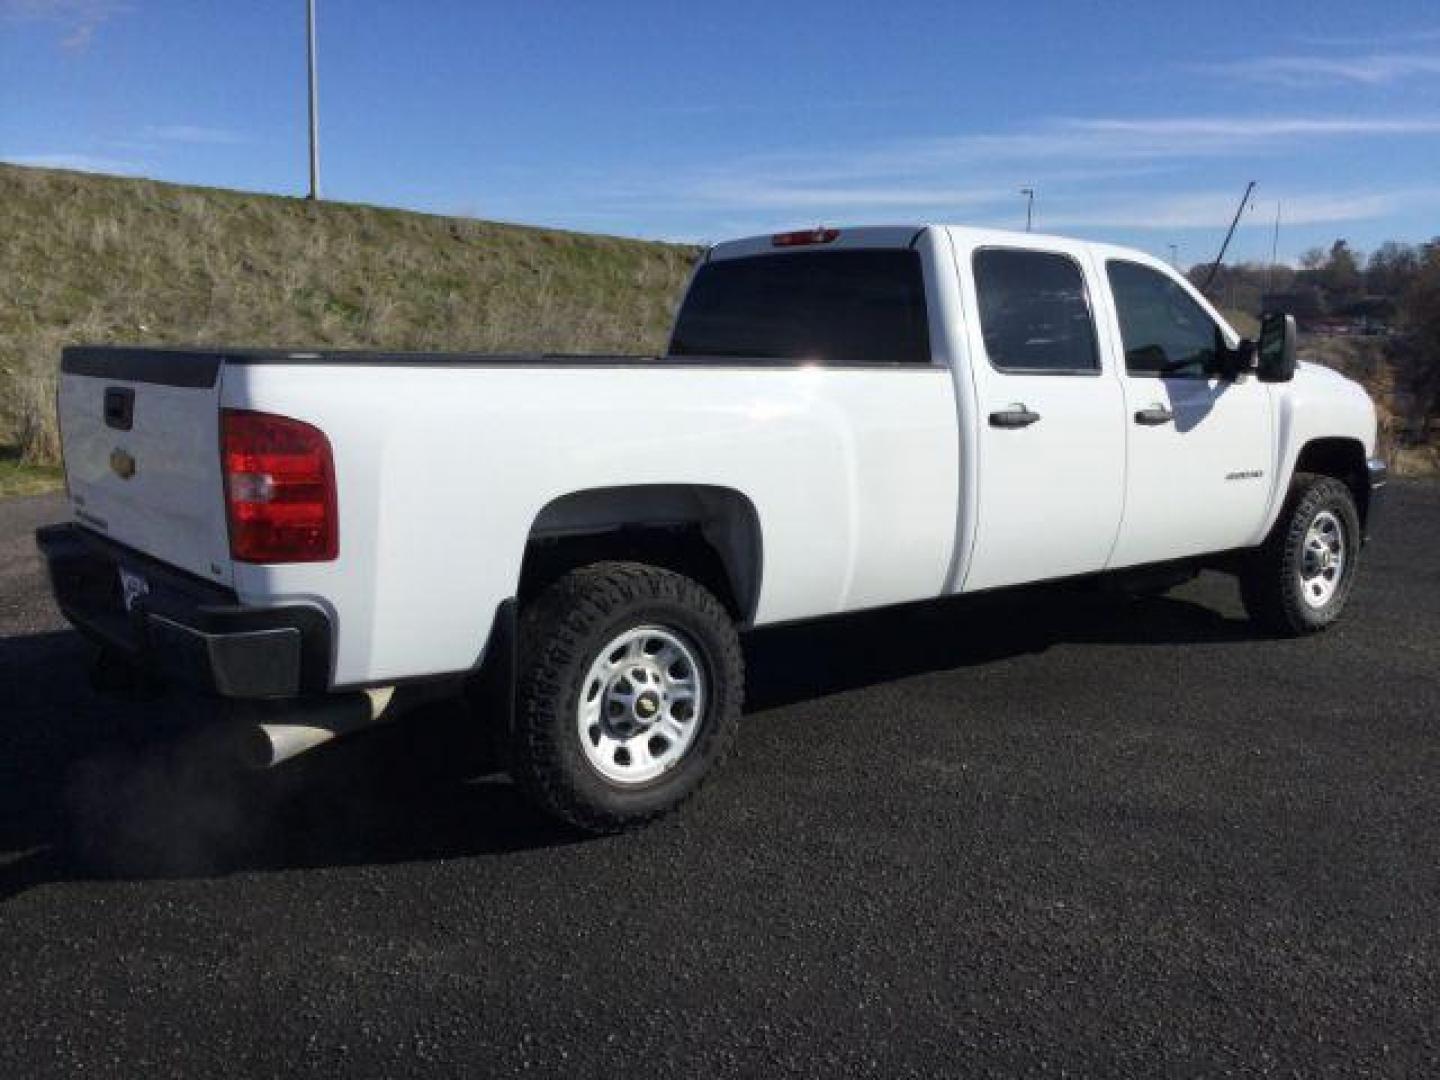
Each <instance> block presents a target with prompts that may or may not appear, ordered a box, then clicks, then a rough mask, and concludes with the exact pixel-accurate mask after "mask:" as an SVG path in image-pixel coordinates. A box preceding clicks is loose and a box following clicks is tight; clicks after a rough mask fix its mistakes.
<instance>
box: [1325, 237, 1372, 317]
mask: <svg viewBox="0 0 1440 1080" xmlns="http://www.w3.org/2000/svg"><path fill="white" fill-rule="evenodd" d="M1318 276H1319V281H1318V284H1319V286H1320V288H1322V289H1324V290H1325V295H1326V299H1327V300H1328V301H1329V304H1330V307H1331V308H1332V309H1334V308H1339V307H1343V306H1344V305H1346V304H1348V303H1350V302H1352V301H1353V300H1354V299H1355V297H1357V296H1358V295H1359V294H1360V287H1361V285H1362V284H1363V280H1364V279H1363V278H1362V277H1361V276H1360V264H1359V261H1358V260H1357V259H1356V258H1355V253H1354V252H1353V251H1351V250H1350V245H1349V244H1347V243H1346V242H1345V241H1344V240H1336V241H1335V243H1334V244H1332V245H1331V247H1330V257H1329V258H1328V259H1326V260H1325V264H1324V265H1323V266H1321V267H1320V268H1319V270H1318Z"/></svg>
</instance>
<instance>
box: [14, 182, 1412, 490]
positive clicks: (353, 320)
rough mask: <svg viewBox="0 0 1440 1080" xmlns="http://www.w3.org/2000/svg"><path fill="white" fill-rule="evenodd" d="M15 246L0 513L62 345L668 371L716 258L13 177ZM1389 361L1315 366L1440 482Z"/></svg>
mask: <svg viewBox="0 0 1440 1080" xmlns="http://www.w3.org/2000/svg"><path fill="white" fill-rule="evenodd" d="M0 240H3V242H0V495H4V494H7V493H15V492H17V491H27V490H35V489H39V488H44V487H46V486H54V485H55V484H56V483H58V480H57V474H56V472H55V470H54V469H53V468H52V467H51V466H53V465H54V463H55V462H56V461H57V460H58V452H59V447H58V445H57V440H56V433H55V422H54V412H53V401H54V390H55V368H56V363H57V360H58V356H59V350H60V347H61V346H62V345H64V344H67V343H70V342H80V341H86V342H117V343H176V342H226V343H238V344H249V345H331V346H338V347H345V346H351V347H377V348H393V349H436V350H475V351H507V350H515V351H535V350H544V351H552V352H567V351H568V352H584V351H595V352H653V351H656V350H658V349H660V348H661V347H662V346H663V343H664V340H665V335H666V331H667V329H668V326H669V321H670V317H671V312H672V308H673V306H674V304H675V301H676V300H677V298H678V295H679V292H680V289H681V288H682V286H683V284H684V281H685V278H686V275H687V274H688V272H689V268H690V265H691V263H692V261H693V260H694V258H695V257H696V255H697V254H698V252H697V251H696V249H694V248H687V247H680V246H675V245H669V244H651V243H642V242H639V241H634V240H620V239H615V238H612V237H602V236H588V235H584V234H578V233H564V232H556V231H552V230H545V229H532V228H525V227H522V226H516V225H497V224H492V223H489V222H483V221H474V220H470V219H465V218H446V217H437V216H433V215H427V214H414V213H408V212H405V211H400V210H384V209H380V208H377V207H371V206H356V205H349V204H344V203H329V202H326V203H318V204H316V203H310V202H307V201H305V200H303V199H292V198H281V197H277V196H273V195H252V194H246V193H244V192H236V191H224V190H218V189H214V188H196V187H180V186H176V185H173V184H161V183H156V182H154V181H150V180H129V179H119V178H115V177H105V176H93V175H88V174H84V173H71V172H60V171H54V170H48V169H29V168H21V167H18V166H13V165H3V164H0ZM1237 325H1241V326H1242V329H1243V330H1245V331H1246V332H1253V331H1254V329H1255V327H1254V321H1253V320H1250V321H1249V322H1248V323H1246V322H1245V321H1244V318H1243V317H1242V318H1241V320H1240V322H1239V323H1237ZM1379 348H1380V347H1379V346H1378V345H1375V344H1371V343H1362V342H1354V343H1351V342H1335V343H1328V344H1327V343H1325V342H1321V341H1316V342H1306V343H1305V344H1304V347H1303V348H1302V352H1303V353H1304V354H1305V355H1306V356H1307V357H1308V358H1311V359H1317V360H1320V361H1321V362H1322V363H1328V364H1330V365H1331V366H1335V367H1338V368H1340V369H1341V370H1343V371H1346V372H1347V374H1351V375H1354V376H1355V377H1358V378H1360V379H1361V380H1362V381H1363V382H1365V383H1366V385H1367V386H1368V387H1369V388H1370V389H1371V392H1372V393H1374V394H1375V395H1376V397H1377V399H1378V401H1379V403H1380V409H1381V417H1382V424H1383V435H1384V439H1383V442H1384V444H1385V446H1386V448H1387V451H1388V452H1390V453H1392V454H1393V455H1394V457H1395V459H1396V464H1397V465H1399V466H1400V467H1401V468H1402V469H1403V470H1404V471H1410V472H1426V471H1435V470H1436V469H1437V468H1440V451H1437V450H1436V447H1435V442H1436V440H1435V437H1434V435H1433V434H1432V433H1431V427H1433V424H1434V421H1433V420H1431V419H1429V418H1427V417H1426V416H1425V415H1424V410H1423V409H1421V408H1419V406H1418V405H1416V404H1415V403H1414V402H1412V401H1411V400H1410V398H1409V397H1407V395H1406V393H1405V391H1404V387H1403V386H1402V385H1401V383H1403V380H1398V381H1397V379H1396V377H1395V371H1394V368H1393V365H1392V364H1391V363H1390V361H1389V359H1388V357H1387V356H1386V355H1385V354H1383V352H1380V351H1377V350H1378V349H1379Z"/></svg>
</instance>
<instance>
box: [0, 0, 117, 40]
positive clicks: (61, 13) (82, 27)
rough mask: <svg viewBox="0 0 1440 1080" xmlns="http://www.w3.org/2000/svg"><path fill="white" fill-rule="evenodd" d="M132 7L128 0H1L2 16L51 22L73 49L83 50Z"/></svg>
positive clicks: (37, 21)
mask: <svg viewBox="0 0 1440 1080" xmlns="http://www.w3.org/2000/svg"><path fill="white" fill-rule="evenodd" d="M129 10H130V4H128V3H126V2H125V0H0V19H3V20H4V21H6V22H12V23H27V22H29V23H49V24H52V25H53V26H54V27H55V28H56V30H57V31H58V33H59V34H60V37H59V44H60V47H61V48H63V49H66V50H67V51H70V52H83V51H84V50H85V49H86V48H88V47H89V45H90V42H91V41H93V40H94V38H95V34H96V33H97V32H98V31H99V29H100V27H102V26H103V25H104V24H105V23H107V22H109V21H110V20H111V19H113V18H114V17H115V16H117V15H121V14H124V13H125V12H127V11H129Z"/></svg>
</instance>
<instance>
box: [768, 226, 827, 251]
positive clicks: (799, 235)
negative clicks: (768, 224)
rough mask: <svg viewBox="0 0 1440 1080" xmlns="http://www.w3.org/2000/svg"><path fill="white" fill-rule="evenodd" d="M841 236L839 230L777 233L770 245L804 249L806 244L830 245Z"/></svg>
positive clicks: (803, 230) (771, 238) (804, 230)
mask: <svg viewBox="0 0 1440 1080" xmlns="http://www.w3.org/2000/svg"><path fill="white" fill-rule="evenodd" d="M839 235H840V230H839V229H801V230H800V231H799V232H782V233H776V234H775V235H774V236H772V237H770V243H771V244H773V245H774V246H775V247H803V246H804V245H805V244H828V243H830V241H832V240H834V239H835V238H836V237H837V236H839Z"/></svg>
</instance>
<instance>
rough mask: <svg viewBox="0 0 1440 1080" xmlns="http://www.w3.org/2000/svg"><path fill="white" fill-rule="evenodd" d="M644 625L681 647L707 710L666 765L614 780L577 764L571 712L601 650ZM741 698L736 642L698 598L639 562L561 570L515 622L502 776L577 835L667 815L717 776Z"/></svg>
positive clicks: (702, 596) (717, 612)
mask: <svg viewBox="0 0 1440 1080" xmlns="http://www.w3.org/2000/svg"><path fill="white" fill-rule="evenodd" d="M644 626H656V627H662V628H665V629H666V630H668V631H670V632H672V633H678V634H679V635H680V636H682V637H683V639H684V640H685V642H686V643H687V644H689V645H690V646H693V651H694V653H695V654H696V656H697V658H698V660H699V662H700V664H701V666H703V668H704V678H705V686H706V698H708V701H707V702H706V703H705V704H704V705H703V708H702V711H701V713H700V715H699V716H697V717H694V718H693V720H694V722H695V723H697V724H698V725H699V726H698V728H697V730H696V731H695V732H694V735H693V738H692V741H691V742H690V743H689V747H688V749H687V750H685V751H684V753H683V754H682V755H681V756H680V757H679V759H678V761H677V762H676V763H675V764H674V765H673V767H671V768H669V769H668V771H666V772H664V773H662V774H661V775H659V776H657V777H655V778H654V779H651V780H648V781H646V782H643V783H633V784H632V783H620V782H617V781H615V780H613V779H611V778H607V777H606V776H604V775H602V774H601V772H600V771H599V770H598V769H597V767H596V766H595V765H592V763H591V761H590V760H589V759H588V758H587V754H586V752H585V749H584V748H583V747H582V745H581V734H580V730H579V724H578V715H577V709H578V708H579V704H580V695H581V694H582V692H583V691H584V689H585V688H584V686H583V685H582V684H583V683H584V682H585V680H586V677H587V675H588V674H589V671H590V667H591V665H592V663H594V662H595V661H596V660H597V658H598V657H599V655H600V653H601V650H602V649H604V648H605V646H606V645H607V644H609V643H610V642H612V641H614V640H615V639H616V638H617V637H618V636H620V635H623V634H624V633H626V631H628V630H631V629H634V628H638V627H644ZM743 694H744V664H743V661H742V658H741V653H740V640H739V635H738V634H737V632H736V629H735V624H734V621H733V620H732V619H731V617H730V615H729V613H728V612H727V611H726V610H725V608H724V606H723V605H722V604H721V603H720V602H719V601H718V600H717V599H715V597H714V596H712V595H711V594H710V593H709V592H708V591H707V590H706V589H704V588H703V587H701V586H700V585H699V584H697V583H696V582H694V581H692V580H691V579H689V578H687V577H684V576H682V575H680V574H676V573H673V572H671V571H669V570H662V569H659V568H657V567H653V566H645V565H642V564H639V563H622V562H604V563H595V564H594V565H591V566H585V567H581V568H579V569H577V570H572V571H571V572H570V573H568V574H566V575H565V576H564V577H562V578H560V579H559V580H558V581H556V582H555V583H554V584H552V585H551V586H549V588H547V589H546V590H545V591H544V593H542V594H541V595H540V596H539V597H537V598H536V600H535V601H534V602H533V603H531V604H530V605H529V606H528V608H527V609H526V610H525V611H523V612H522V613H521V617H520V640H519V669H518V672H517V678H516V702H515V715H514V720H513V723H512V727H511V731H510V738H509V746H508V765H509V769H510V773H511V775H512V776H513V777H514V779H515V781H516V782H517V783H518V784H519V785H520V787H521V788H522V790H524V791H525V792H526V793H527V794H528V795H529V796H530V798H531V799H533V800H534V801H535V802H536V803H537V804H538V805H539V806H540V807H541V808H542V809H543V810H545V811H547V812H548V813H550V814H552V815H554V816H555V817H558V818H560V819H561V820H563V821H567V822H569V823H570V824H572V825H575V826H577V827H579V828H581V829H583V830H585V831H587V832H592V833H607V832H618V831H620V830H623V829H628V828H633V827H635V826H639V825H643V824H645V823H647V822H649V821H652V820H654V819H655V818H657V817H659V816H661V815H662V814H665V813H667V812H669V811H670V810H673V809H674V808H675V807H677V806H679V805H680V804H681V803H682V802H684V801H685V800H686V799H687V798H689V797H690V796H691V795H693V794H694V793H695V792H696V791H697V790H698V789H699V787H700V785H701V783H702V782H703V781H704V780H705V779H706V778H707V777H708V776H710V775H713V773H714V772H715V771H716V770H717V769H718V768H719V766H720V765H721V764H722V762H723V761H724V759H725V758H726V757H727V756H728V754H729V752H730V749H731V747H732V745H733V744H734V740H735V734H736V731H737V729H738V728H739V723H740V706H741V701H742V697H743Z"/></svg>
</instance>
